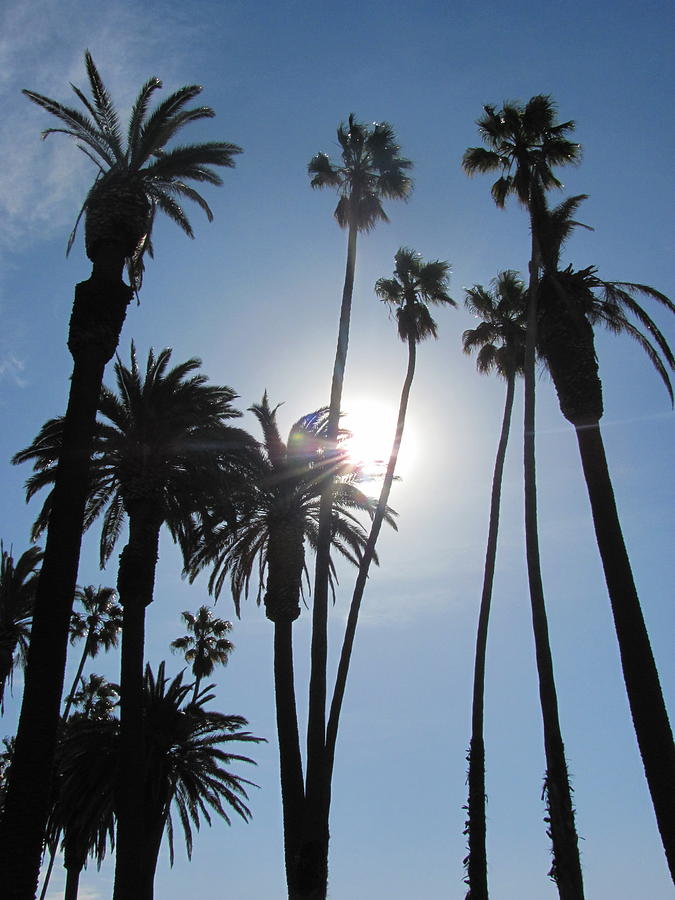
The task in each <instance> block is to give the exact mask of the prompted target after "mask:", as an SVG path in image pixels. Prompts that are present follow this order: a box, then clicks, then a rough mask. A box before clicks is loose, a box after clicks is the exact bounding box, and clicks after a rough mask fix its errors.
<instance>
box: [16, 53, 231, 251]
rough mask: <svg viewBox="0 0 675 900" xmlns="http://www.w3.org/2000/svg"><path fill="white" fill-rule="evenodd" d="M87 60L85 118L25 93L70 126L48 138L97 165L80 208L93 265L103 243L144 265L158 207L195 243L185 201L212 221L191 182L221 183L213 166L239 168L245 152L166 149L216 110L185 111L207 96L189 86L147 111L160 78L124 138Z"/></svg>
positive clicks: (221, 146) (208, 147)
mask: <svg viewBox="0 0 675 900" xmlns="http://www.w3.org/2000/svg"><path fill="white" fill-rule="evenodd" d="M84 58H85V63H86V67H87V75H88V77H89V84H90V88H91V98H88V97H87V96H86V95H85V94H84V93H83V92H82V91H81V90H80V89H79V88H77V87H75V85H72V88H73V90H74V92H75V94H76V96H77V98H78V99H79V100H80V101H81V103H82V105H83V106H84V108H85V112H84V113H83V112H81V111H80V110H78V109H73V108H71V107H68V106H64V105H63V104H61V103H59V102H57V101H56V100H50V99H49V97H44V96H43V95H42V94H37V93H35V92H34V91H28V90H24V92H23V93H24V94H25V95H26V96H27V97H28V98H29V99H30V100H32V101H33V102H34V103H37V104H38V106H41V107H42V108H43V109H46V110H47V112H49V113H51V114H52V115H54V116H56V117H57V118H58V119H60V120H61V122H63V123H64V124H65V126H66V127H65V128H48V129H46V130H45V131H43V132H42V136H43V138H45V137H47V135H49V134H54V133H61V134H68V135H70V136H71V137H73V138H75V140H76V141H77V142H78V147H79V148H80V149H81V150H82V151H83V153H85V155H86V156H88V157H89V158H90V159H91V160H92V161H93V162H94V164H95V165H96V166H97V167H98V170H99V171H98V175H97V177H96V180H95V182H94V184H93V186H92V187H91V188H90V190H89V192H88V194H87V197H86V199H85V201H84V205H83V208H82V211H83V212H86V225H85V230H86V235H85V240H86V247H87V255H88V256H89V258H90V259H92V260H93V258H94V255H95V253H96V249H97V244H98V243H99V242H102V241H109V240H112V241H113V242H114V243H123V244H124V256H125V257H127V259H128V260H133V261H134V262H135V263H138V262H140V259H141V257H142V255H143V252H144V251H145V250H146V249H147V250H148V251H149V253H150V255H152V244H151V241H150V235H151V231H152V224H153V221H154V216H155V212H156V210H157V209H161V210H162V211H163V212H164V213H166V214H167V215H168V216H169V217H170V218H171V219H173V221H174V222H176V223H177V224H178V225H179V226H180V227H181V228H182V229H183V231H184V232H185V233H186V234H187V235H189V236H190V237H193V236H194V235H193V232H192V227H191V225H190V222H189V220H188V218H187V216H186V215H185V212H184V211H183V209H182V207H181V206H180V205H179V202H178V201H179V200H181V199H188V200H192V201H193V202H195V203H197V205H198V206H200V207H201V208H202V209H203V210H204V212H205V213H206V215H207V217H208V219H209V221H210V220H211V219H212V218H213V214H212V212H211V210H210V208H209V206H208V204H207V202H206V201H205V200H204V198H203V197H202V196H201V195H200V194H199V193H198V192H197V191H196V190H195V189H194V188H193V187H191V186H190V185H189V184H187V182H188V181H196V182H198V183H204V182H206V183H209V184H216V185H217V184H221V183H222V179H221V178H220V176H219V175H218V174H217V173H216V172H215V171H214V170H213V166H233V165H234V162H233V156H235V155H236V154H237V153H241V148H240V147H237V146H236V145H235V144H229V143H222V142H209V143H204V144H189V145H185V146H178V147H174V148H173V149H170V150H167V149H165V148H166V145H167V144H168V143H169V142H170V141H171V140H172V138H174V137H175V135H176V134H177V133H178V132H179V131H180V130H181V128H183V126H184V125H186V124H187V123H188V122H195V121H197V120H199V119H207V118H212V117H213V116H214V112H213V110H212V109H211V108H210V107H208V106H200V107H191V108H190V107H187V104H188V103H190V101H192V100H194V98H195V97H197V96H198V95H199V94H200V93H201V90H202V89H201V87H200V86H199V85H187V86H185V87H182V88H180V89H179V90H177V91H175V92H174V93H173V94H171V95H170V96H169V97H167V98H166V100H164V101H162V102H161V103H160V104H158V105H157V107H156V108H155V109H154V110H152V112H150V113H149V110H148V107H149V104H150V101H151V98H152V95H153V94H154V92H155V91H156V90H158V89H159V88H161V87H162V82H161V81H160V80H159V79H158V78H151V79H149V80H148V81H147V82H146V83H145V84H144V85H143V87H142V88H141V91H140V93H139V95H138V97H137V99H136V102H135V103H134V106H133V108H132V111H131V116H130V118H129V126H128V130H127V134H126V140H125V139H124V138H123V136H122V128H121V126H120V122H119V117H118V114H117V111H116V109H115V106H114V104H113V102H112V100H111V98H110V95H109V94H108V91H107V90H106V87H105V85H104V84H103V81H102V80H101V77H100V75H99V73H98V70H97V69H96V66H95V65H94V60H93V59H92V57H91V54H90V53H89V51H87V52H86V53H85V56H84ZM81 215H82V212H81V213H80V216H81ZM80 216H78V222H79V218H80ZM76 229H77V223H76V225H75V229H73V233H72V234H71V236H70V240H69V242H68V249H69V250H70V248H71V246H72V243H73V240H74V238H75V231H76Z"/></svg>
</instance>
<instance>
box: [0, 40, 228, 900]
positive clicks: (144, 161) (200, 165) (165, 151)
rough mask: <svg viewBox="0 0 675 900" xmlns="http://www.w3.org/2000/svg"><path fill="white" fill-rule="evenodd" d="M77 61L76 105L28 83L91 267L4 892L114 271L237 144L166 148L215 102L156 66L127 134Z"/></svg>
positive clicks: (59, 670) (25, 827)
mask: <svg viewBox="0 0 675 900" xmlns="http://www.w3.org/2000/svg"><path fill="white" fill-rule="evenodd" d="M85 63H86V67H87V74H88V77H89V84H90V88H91V97H87V96H86V95H85V94H84V92H82V91H81V90H80V89H79V88H74V90H75V94H76V96H77V97H78V99H79V100H80V101H81V103H82V104H83V107H84V112H81V111H79V110H76V109H71V108H70V107H67V106H64V105H63V104H61V103H59V102H58V101H55V100H51V99H50V98H48V97H45V96H43V95H42V94H37V93H34V92H32V91H27V92H26V96H27V97H28V98H29V99H30V100H32V101H33V102H35V103H37V104H38V105H39V106H41V107H42V108H43V109H45V110H47V112H49V113H50V114H52V115H54V116H55V117H56V118H57V119H59V120H60V123H61V125H62V126H63V127H60V128H57V129H48V130H47V131H46V132H45V134H49V133H50V132H53V131H57V132H62V133H65V134H67V135H69V136H70V137H73V138H75V140H76V141H77V143H78V146H79V147H80V148H81V149H83V151H84V152H85V154H86V155H87V156H89V158H90V159H92V160H93V161H94V163H95V164H96V166H97V168H98V173H97V176H96V180H95V182H94V185H93V186H92V188H91V189H90V191H89V192H88V194H87V197H86V199H85V203H84V211H85V245H86V249H87V255H88V256H89V258H90V260H91V261H92V264H93V268H92V274H91V277H90V278H89V279H88V280H87V281H83V282H81V283H80V284H78V286H77V288H76V292H75V301H74V306H73V314H72V317H71V320H70V332H69V338H68V347H69V350H70V352H71V354H72V356H73V362H74V367H73V374H72V378H71V386H70V397H69V401H68V409H67V412H66V415H65V419H64V427H63V440H62V447H61V458H60V461H59V469H58V475H57V478H56V485H55V493H54V502H53V508H52V515H51V519H50V527H49V531H48V534H47V540H46V546H45V558H44V563H43V566H42V575H41V579H40V584H39V586H38V591H37V595H36V601H35V613H34V617H33V630H32V641H31V653H30V655H29V660H28V667H27V673H26V687H25V691H24V699H23V706H22V712H21V719H20V722H19V728H18V733H17V749H16V763H15V765H14V766H13V768H12V778H11V784H10V786H9V790H8V796H7V803H6V805H5V812H4V815H3V818H2V822H0V869H2V871H3V872H6V873H8V875H9V873H11V877H8V882H9V883H10V884H11V888H10V891H11V893H10V895H9V897H10V900H13V898H19V897H25V896H32V894H33V893H34V892H35V888H36V885H37V879H38V872H39V867H40V855H41V849H42V843H43V837H44V829H45V823H46V818H47V805H46V804H47V797H48V796H49V778H50V772H51V770H52V760H53V756H54V751H55V747H56V733H57V728H58V722H59V713H60V706H61V691H62V684H63V675H64V671H65V666H66V652H67V642H68V624H69V620H70V612H71V609H72V602H73V594H74V591H75V584H76V580H77V565H78V560H79V550H80V542H81V537H82V524H83V520H84V509H85V504H86V499H87V478H88V469H89V458H90V454H91V447H92V441H93V434H94V423H95V419H96V410H97V405H98V398H99V393H100V388H101V383H102V380H103V370H104V368H105V365H106V363H107V362H108V360H110V359H111V357H112V356H113V354H114V353H115V349H116V347H117V344H118V340H119V334H120V330H121V327H122V323H123V321H124V317H125V315H126V308H127V305H128V304H129V301H130V300H131V297H132V295H133V291H132V289H131V287H129V286H128V285H127V284H125V283H124V281H123V280H122V271H123V268H124V264H125V262H126V261H129V260H131V261H133V263H134V264H135V265H134V266H132V268H135V269H136V270H138V263H140V260H141V258H142V255H143V250H145V249H148V250H149V249H151V248H150V245H149V239H148V236H149V234H150V231H151V226H152V222H153V220H154V213H155V211H156V210H157V209H161V210H162V211H163V212H165V213H167V214H168V215H169V216H170V217H171V218H173V219H174V220H175V221H176V222H178V224H179V225H180V226H181V227H182V228H183V230H185V231H187V233H188V234H190V233H191V229H190V225H189V221H188V219H187V218H186V216H185V213H184V212H183V210H182V209H181V207H180V206H179V204H178V202H177V200H178V199H182V198H187V199H189V200H192V201H194V202H196V203H197V205H198V206H200V207H201V208H202V209H204V211H205V212H206V213H207V216H209V217H210V215H211V214H210V210H209V208H208V205H207V204H206V201H205V200H204V199H203V198H202V197H201V195H200V194H199V193H198V192H197V191H196V190H195V189H194V188H193V187H191V186H190V184H189V182H197V183H198V184H200V183H210V184H219V183H220V176H219V175H218V174H217V172H216V171H215V168H214V167H217V166H232V165H233V157H234V156H235V155H236V154H237V153H239V152H240V149H239V147H237V146H235V145H234V144H227V143H204V144H191V145H185V146H181V147H174V148H169V147H168V146H167V145H168V144H169V143H170V142H171V141H172V140H173V139H174V138H175V136H176V135H177V134H178V132H179V131H180V130H181V129H182V128H183V127H184V126H185V125H187V124H188V123H190V122H193V121H198V120H200V119H204V118H210V117H211V116H213V111H212V110H211V109H210V108H209V107H204V106H202V107H190V106H189V105H188V104H189V103H190V102H191V101H192V100H193V99H194V98H195V97H196V96H197V95H198V94H199V92H200V90H201V88H199V87H198V86H196V85H189V86H187V87H183V88H181V89H180V90H178V91H176V92H174V93H173V94H171V95H170V96H169V97H168V98H167V99H165V100H164V101H163V102H161V103H159V104H158V105H157V106H156V107H155V108H154V110H152V111H150V110H149V105H150V101H151V99H152V95H153V94H154V93H155V91H157V90H158V89H159V88H160V87H161V82H160V81H159V80H158V79H157V78H152V79H150V80H149V81H147V82H146V84H145V85H144V86H143V87H142V88H141V92H140V94H139V96H138V98H137V100H136V102H135V104H134V106H133V108H132V112H131V117H130V120H129V127H128V130H127V137H126V142H125V141H124V139H123V137H122V131H121V126H120V124H119V119H118V116H117V113H116V110H115V107H114V105H113V103H112V100H111V99H110V95H109V94H108V92H107V90H106V88H105V86H104V84H103V82H102V80H101V78H100V75H99V73H98V71H97V69H96V66H95V65H94V61H93V59H92V58H91V55H90V54H89V53H86V54H85ZM33 658H34V660H35V662H34V663H33V662H31V660H32V659H33Z"/></svg>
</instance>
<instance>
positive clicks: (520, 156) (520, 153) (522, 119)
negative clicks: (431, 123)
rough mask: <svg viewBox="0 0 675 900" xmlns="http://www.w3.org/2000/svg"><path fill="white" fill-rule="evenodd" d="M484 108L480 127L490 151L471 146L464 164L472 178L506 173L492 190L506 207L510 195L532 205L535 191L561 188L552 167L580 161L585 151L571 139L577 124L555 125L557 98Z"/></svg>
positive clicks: (539, 96) (499, 202)
mask: <svg viewBox="0 0 675 900" xmlns="http://www.w3.org/2000/svg"><path fill="white" fill-rule="evenodd" d="M484 109H485V115H484V116H481V118H480V119H479V120H478V122H477V124H478V129H479V132H480V135H481V137H482V138H483V140H484V141H485V143H486V145H487V149H486V148H485V147H469V149H468V150H467V151H466V152H465V153H464V157H463V159H462V166H463V167H464V171H465V172H466V173H467V175H474V174H476V173H477V172H478V173H486V172H499V171H501V173H502V174H501V176H500V177H499V178H498V180H497V181H496V182H495V183H494V184H493V186H492V198H493V200H494V201H495V203H496V204H497V206H499V207H503V206H504V204H505V202H506V198H507V197H508V196H510V195H511V194H514V195H515V196H516V197H517V198H518V200H519V201H520V202H521V203H522V204H523V205H525V206H527V205H529V204H530V202H531V200H532V189H533V187H536V188H538V189H539V191H544V190H547V189H549V188H551V187H557V188H559V187H562V184H561V183H560V181H559V180H558V179H557V178H556V176H555V175H554V174H553V171H552V170H551V166H553V165H567V164H569V163H575V162H578V160H579V159H580V156H581V149H580V145H579V144H575V143H573V142H572V141H570V140H568V138H567V137H566V135H568V134H569V133H570V132H571V131H573V130H574V127H575V124H574V122H572V121H569V122H562V123H556V121H555V114H556V106H555V103H554V102H553V100H552V99H551V98H550V97H548V96H546V95H545V94H537V95H536V96H535V97H532V98H531V99H530V100H529V101H528V102H527V103H526V104H525V106H521V105H520V104H518V103H505V104H504V106H503V107H502V109H500V110H496V109H495V108H494V106H485V107H484Z"/></svg>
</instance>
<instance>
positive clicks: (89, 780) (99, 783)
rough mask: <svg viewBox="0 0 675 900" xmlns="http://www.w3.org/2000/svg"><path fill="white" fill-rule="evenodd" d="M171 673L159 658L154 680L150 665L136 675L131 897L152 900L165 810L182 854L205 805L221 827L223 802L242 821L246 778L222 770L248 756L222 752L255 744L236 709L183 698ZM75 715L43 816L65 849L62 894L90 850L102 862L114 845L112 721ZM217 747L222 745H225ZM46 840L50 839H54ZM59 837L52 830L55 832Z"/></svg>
mask: <svg viewBox="0 0 675 900" xmlns="http://www.w3.org/2000/svg"><path fill="white" fill-rule="evenodd" d="M182 679H183V675H182V673H181V674H179V675H178V676H177V677H176V678H174V679H173V680H172V681H171V682H169V679H168V678H167V677H165V675H164V663H161V664H160V666H159V669H158V672H157V677H155V676H154V675H153V673H152V670H151V669H150V667H149V666H147V667H146V669H145V676H144V682H143V698H144V699H143V707H144V711H145V719H146V732H147V733H146V742H145V762H144V764H142V765H140V766H139V768H140V769H141V771H142V772H143V774H144V780H143V790H142V794H141V796H142V798H143V801H142V802H141V803H140V804H139V803H137V811H139V809H140V811H139V817H140V818H141V820H142V822H143V825H144V829H143V842H142V844H141V845H139V846H140V848H141V849H140V851H139V857H140V859H141V864H140V871H141V877H142V882H140V883H139V888H138V895H139V896H141V895H145V896H149V897H152V892H153V886H152V885H153V879H154V874H155V869H156V865H157V857H158V853H159V848H160V844H161V840H162V836H163V834H164V832H165V830H166V831H167V834H168V838H169V851H170V859H171V863H172V864H173V857H174V853H173V849H174V848H173V824H172V821H171V815H170V810H171V806H172V805H174V806H175V807H176V809H177V812H178V815H179V818H180V821H181V825H182V827H183V831H184V834H185V841H186V849H187V854H188V857H190V856H191V853H192V838H193V835H192V826H193V825H194V826H196V827H197V829H199V827H200V824H201V820H202V818H203V819H204V820H205V821H206V822H207V823H208V824H209V825H210V824H211V813H210V810H213V811H214V812H216V813H217V814H218V815H219V816H220V817H222V818H223V819H225V821H226V822H227V823H228V824H229V823H230V818H229V814H228V807H230V808H232V809H233V810H234V811H235V812H236V813H237V814H238V815H240V816H241V817H242V818H243V819H244V820H246V821H248V819H249V818H250V810H249V809H248V806H247V805H246V803H245V801H246V799H247V796H246V787H247V786H248V785H250V784H251V782H249V781H247V780H246V779H244V778H242V777H241V776H239V775H236V774H234V773H232V772H231V771H229V770H228V769H226V768H225V766H229V765H230V764H231V763H233V762H245V763H252V764H254V763H253V760H251V759H249V758H248V757H246V756H241V755H238V754H234V753H230V752H228V751H227V749H226V748H227V745H228V744H230V743H231V742H234V741H244V742H255V743H258V742H260V741H261V740H262V738H257V737H254V736H253V735H251V734H250V733H249V732H247V731H242V730H241V729H242V728H243V727H245V726H246V724H247V722H246V720H245V719H244V718H242V717H241V716H228V715H223V714H222V713H217V712H213V711H211V710H207V709H205V706H206V704H207V703H208V702H209V701H210V700H211V699H212V698H213V694H210V693H209V690H210V687H209V688H207V689H205V690H203V691H201V692H200V694H199V695H198V697H197V699H196V700H189V701H188V695H189V694H191V693H192V687H193V686H192V685H191V684H189V683H188V684H183V683H182ZM93 709H95V710H99V715H96V716H87V715H86V714H85V713H77V714H76V715H74V716H72V717H71V719H70V720H69V722H68V726H67V729H66V732H65V736H64V739H63V740H62V742H61V744H60V747H59V753H58V757H57V759H58V772H57V794H56V800H55V803H54V806H53V810H52V815H51V818H50V834H53V833H54V832H55V831H56V830H57V829H58V830H61V829H62V830H63V832H64V839H63V845H62V846H63V850H64V854H65V865H66V868H67V870H68V879H67V882H66V893H65V900H74V898H75V897H76V896H77V883H78V880H79V875H80V872H81V870H82V868H83V866H84V865H85V863H86V858H87V856H88V855H90V854H91V855H92V856H94V858H95V859H96V861H97V863H98V864H99V865H100V862H101V861H102V859H103V857H104V856H105V854H106V852H107V846H108V844H110V846H112V845H113V837H114V828H113V820H114V814H115V778H114V771H115V759H116V756H117V754H118V752H119V741H120V727H119V721H118V720H117V719H116V718H115V717H114V716H112V715H110V714H109V713H108V714H104V715H101V714H100V710H101V705H100V704H98V705H97V704H95V705H94V707H93ZM223 745H225V746H223ZM52 841H53V842H54V843H55V841H54V839H53V838H52ZM56 841H58V837H57V838H56Z"/></svg>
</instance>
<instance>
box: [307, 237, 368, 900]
mask: <svg viewBox="0 0 675 900" xmlns="http://www.w3.org/2000/svg"><path fill="white" fill-rule="evenodd" d="M356 236H357V229H356V226H355V225H353V224H352V225H350V227H349V238H348V243H347V264H346V270H345V281H344V287H343V290H342V304H341V307H340V325H339V331H338V342H337V350H336V353H335V364H334V367H333V379H332V383H331V396H330V409H329V415H328V427H327V437H328V452H329V453H330V452H331V450H332V449H333V447H334V446H335V444H336V443H337V436H338V430H339V422H340V406H341V403H342V385H343V381H344V373H345V366H346V363H347V348H348V346H349V323H350V318H351V307H352V294H353V291H354V272H355V269H356ZM332 494H333V485H332V479H328V480H327V482H326V484H325V486H324V488H323V490H322V493H321V506H320V510H319V533H318V537H317V549H316V570H315V579H314V603H313V609H312V644H311V671H310V682H309V712H308V722H307V777H306V792H305V815H304V824H303V836H302V843H301V847H300V852H299V870H300V872H301V873H302V876H301V881H302V887H301V889H302V890H303V891H304V893H303V894H302V895H301V896H303V897H307V898H308V900H324V898H325V896H326V890H327V884H328V841H329V833H328V825H327V814H326V812H327V804H328V794H327V778H326V774H327V773H326V759H325V749H326V664H327V658H328V576H329V570H330V537H331V534H330V532H331V513H332V499H333V497H332Z"/></svg>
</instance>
